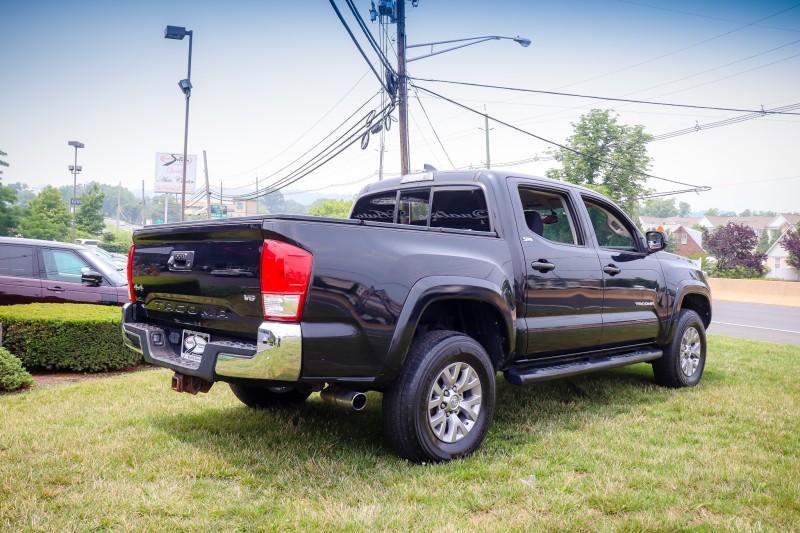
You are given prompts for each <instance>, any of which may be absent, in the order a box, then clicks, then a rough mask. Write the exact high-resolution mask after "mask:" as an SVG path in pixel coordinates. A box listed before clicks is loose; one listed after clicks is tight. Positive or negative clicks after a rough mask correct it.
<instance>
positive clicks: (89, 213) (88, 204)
mask: <svg viewBox="0 0 800 533" xmlns="http://www.w3.org/2000/svg"><path fill="white" fill-rule="evenodd" d="M104 199H105V195H104V194H103V193H102V191H100V187H99V186H98V185H97V184H96V183H92V184H91V185H90V186H89V187H88V188H87V189H86V192H84V193H83V194H81V196H80V200H81V205H80V207H78V211H77V212H76V213H75V225H76V226H77V228H78V229H79V230H82V231H85V232H87V233H91V234H92V235H100V234H101V233H102V232H103V228H105V227H106V224H105V222H104V221H103V200H104Z"/></svg>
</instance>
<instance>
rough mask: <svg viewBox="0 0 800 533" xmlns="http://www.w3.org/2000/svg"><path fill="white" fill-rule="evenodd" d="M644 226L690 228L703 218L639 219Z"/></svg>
mask: <svg viewBox="0 0 800 533" xmlns="http://www.w3.org/2000/svg"><path fill="white" fill-rule="evenodd" d="M639 219H640V220H641V222H642V225H645V226H650V225H652V226H684V227H686V228H691V227H692V226H694V225H695V224H698V223H699V222H700V221H701V220H703V217H644V216H643V217H639Z"/></svg>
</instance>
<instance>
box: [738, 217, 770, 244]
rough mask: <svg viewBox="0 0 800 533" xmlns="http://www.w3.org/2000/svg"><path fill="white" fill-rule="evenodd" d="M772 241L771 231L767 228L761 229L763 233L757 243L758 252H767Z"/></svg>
mask: <svg viewBox="0 0 800 533" xmlns="http://www.w3.org/2000/svg"><path fill="white" fill-rule="evenodd" d="M742 216H744V215H742ZM771 244H772V241H770V240H769V232H768V231H767V230H765V229H762V230H761V235H760V236H759V237H758V244H757V245H756V252H766V251H767V250H768V249H769V247H770V245H771Z"/></svg>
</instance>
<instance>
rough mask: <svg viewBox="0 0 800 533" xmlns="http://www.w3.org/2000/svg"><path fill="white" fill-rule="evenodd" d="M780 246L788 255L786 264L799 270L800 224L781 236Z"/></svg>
mask: <svg viewBox="0 0 800 533" xmlns="http://www.w3.org/2000/svg"><path fill="white" fill-rule="evenodd" d="M781 246H783V248H784V250H786V252H787V253H788V254H789V257H787V258H786V262H787V263H789V264H790V265H791V266H793V267H794V268H797V269H800V224H798V225H797V227H796V228H793V229H790V230H789V231H787V232H786V233H785V234H784V235H783V238H782V239H781Z"/></svg>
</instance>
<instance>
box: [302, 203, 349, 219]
mask: <svg viewBox="0 0 800 533" xmlns="http://www.w3.org/2000/svg"><path fill="white" fill-rule="evenodd" d="M352 206H353V202H352V200H336V199H333V198H320V199H319V200H316V201H314V203H313V204H311V207H309V208H308V214H309V215H311V216H315V217H329V218H347V217H348V216H349V215H350V208H351V207H352Z"/></svg>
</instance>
